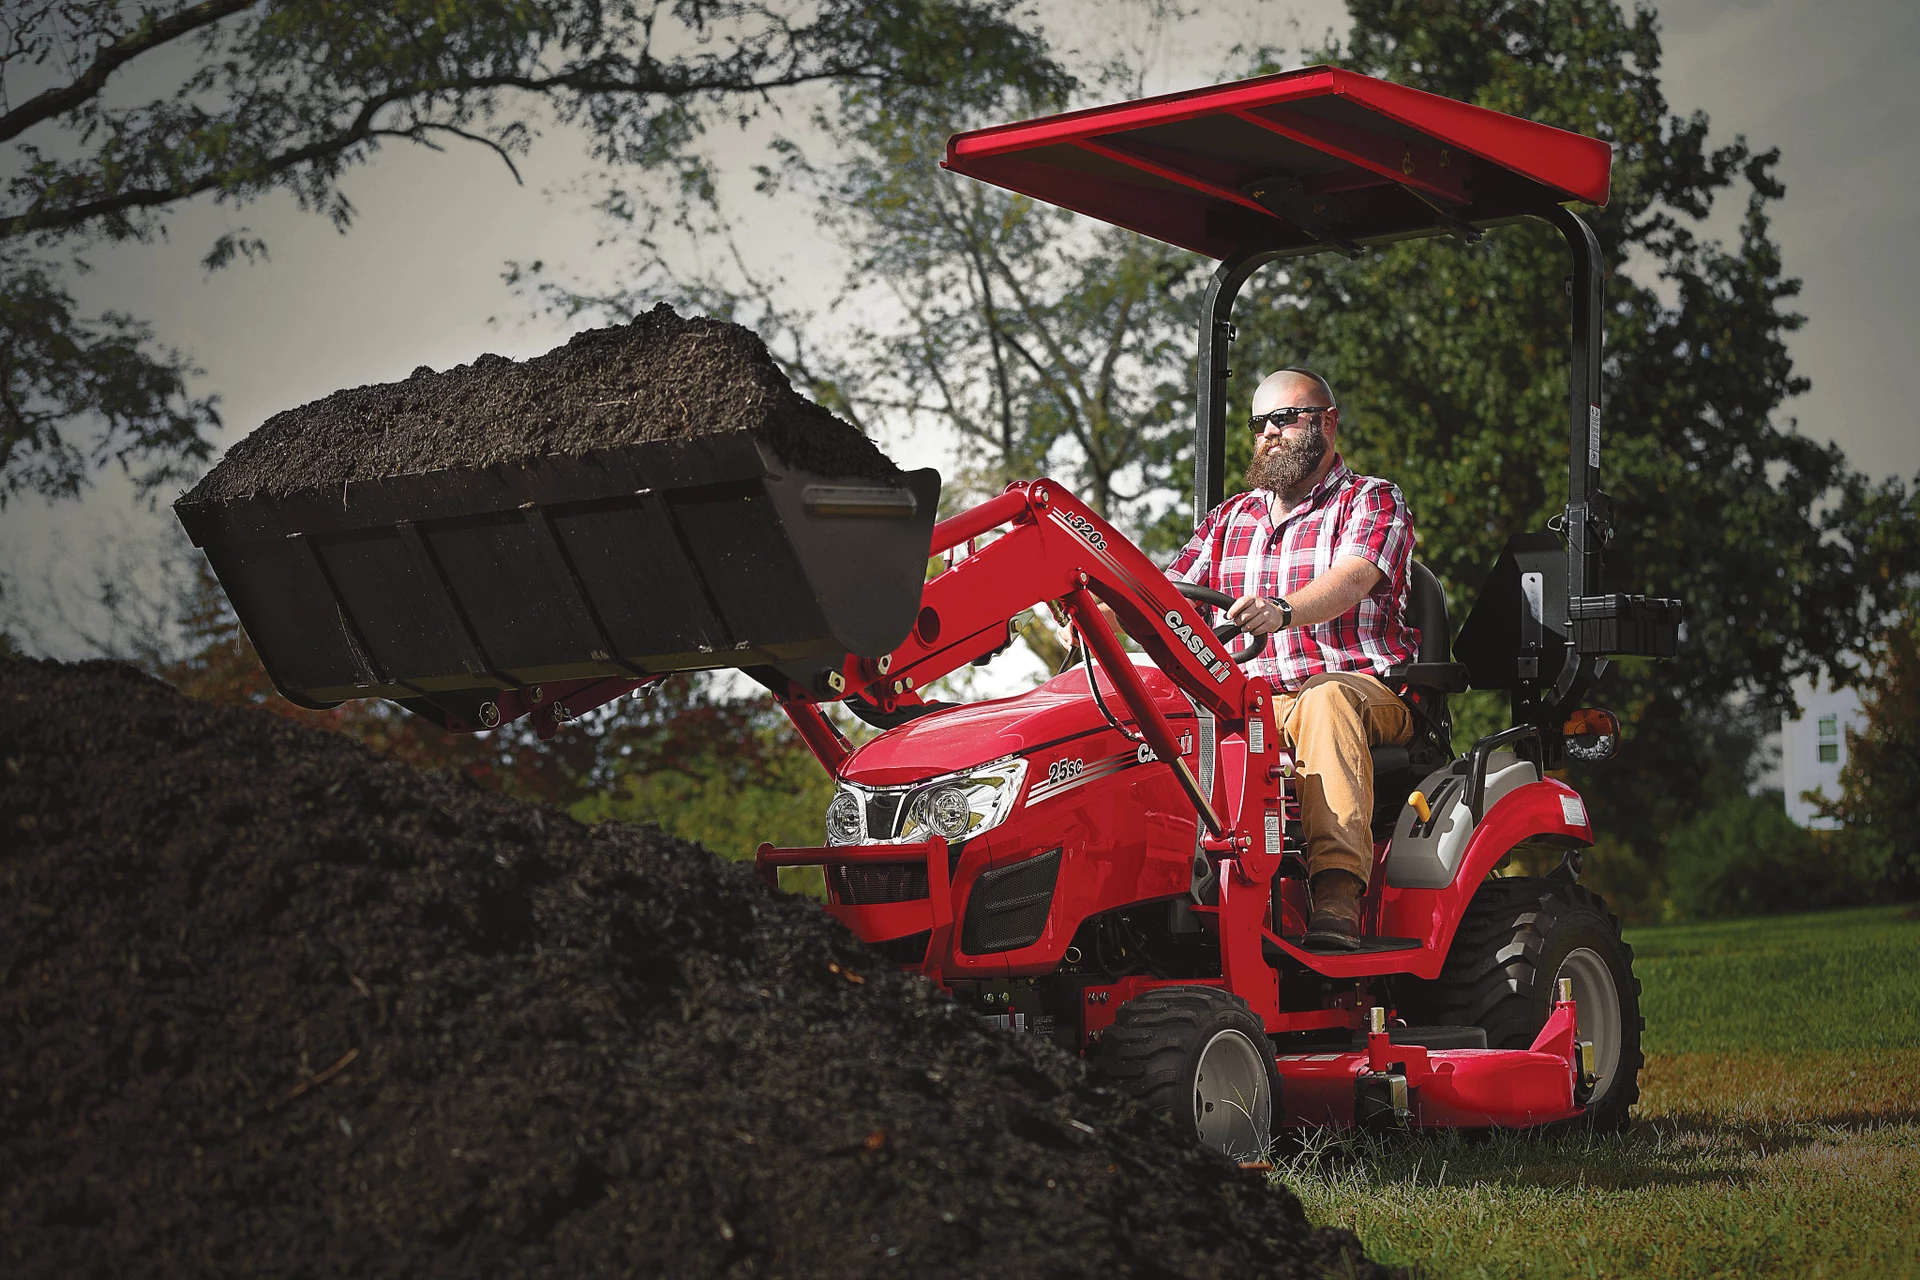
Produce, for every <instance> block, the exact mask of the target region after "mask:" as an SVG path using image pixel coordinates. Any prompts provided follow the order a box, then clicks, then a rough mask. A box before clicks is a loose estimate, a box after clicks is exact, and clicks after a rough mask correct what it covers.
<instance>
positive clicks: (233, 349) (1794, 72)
mask: <svg viewBox="0 0 1920 1280" xmlns="http://www.w3.org/2000/svg"><path fill="white" fill-rule="evenodd" d="M1042 11H1043V14H1044V15H1045V18H1046V21H1047V25H1048V26H1049V28H1050V29H1052V30H1053V31H1054V33H1055V36H1056V39H1059V40H1062V41H1073V40H1078V39H1081V38H1083V37H1082V36H1081V33H1084V32H1087V31H1089V30H1096V29H1097V30H1099V31H1100V33H1101V38H1103V39H1120V40H1125V39H1128V38H1130V36H1133V35H1137V33H1138V30H1139V29H1140V27H1139V24H1137V23H1136V24H1135V26H1134V27H1133V28H1132V29H1129V28H1128V26H1127V24H1126V21H1124V20H1122V21H1120V22H1118V23H1117V24H1116V22H1115V20H1114V16H1113V15H1114V14H1115V13H1116V12H1120V10H1116V8H1115V7H1114V6H1111V5H1095V4H1083V3H1079V0H1072V2H1066V0H1061V2H1046V3H1043V6H1042ZM1221 11H1224V10H1221ZM1216 12H1220V11H1216ZM1661 15H1662V25H1663V28H1664V32H1665V43H1666V58H1667V62H1666V68H1665V74H1664V83H1665V88H1666V93H1667V96H1668V100H1669V104H1670V106H1671V107H1672V109H1673V110H1675V111H1678V112H1683V113H1684V112H1690V111H1693V110H1696V109H1698V110H1704V111H1706V112H1707V113H1708V115H1709V116H1710V117H1711V118H1712V122H1713V133H1714V137H1715V138H1716V139H1719V140H1728V139H1731V138H1732V137H1733V136H1734V135H1735V134H1745V135H1746V136H1747V137H1748V139H1749V140H1750V141H1751V142H1752V143H1753V144H1755V146H1756V147H1769V146H1778V147H1779V148H1781V151H1782V153H1783V154H1782V159H1781V163H1780V165H1779V168H1778V173H1779V175H1780V177H1781V178H1782V179H1783V180H1784V182H1785V183H1786V187H1787V196H1786V199H1785V200H1784V201H1783V202H1781V203H1780V204H1779V205H1778V206H1776V208H1777V214H1776V217H1777V222H1776V234H1777V238H1778V240H1779V242H1780V244H1781V245H1782V247H1783V249H1784V252H1785V255H1786V266H1787V270H1788V271H1789V273H1791V274H1793V275H1797V276H1799V277H1800V278H1801V279H1802V280H1804V282H1805V291H1804V293H1803V294H1802V296H1801V298H1800V300H1799V309H1800V310H1801V311H1803V312H1805V313H1806V315H1807V316H1808V322H1807V325H1806V328H1805V329H1804V330H1802V331H1801V332H1800V333H1799V334H1797V335H1795V336H1794V337H1793V339H1792V342H1791V350H1792V353H1793V356H1794V360H1795V363H1796V365H1797V367H1798V369H1799V370H1800V372H1802V373H1804V374H1805V375H1807V376H1808V377H1810V378H1811V379H1812V380H1813V389H1812V391H1811V392H1809V393H1808V394H1807V395H1806V396H1803V397H1801V398H1799V399H1798V400H1796V401H1795V402H1793V403H1792V404H1791V405H1789V407H1788V410H1787V412H1788V413H1789V414H1791V415H1792V416H1795V417H1797V418H1798V420H1799V422H1800V425H1801V429H1802V430H1804V431H1806V432H1807V433H1808V434H1809V435H1812V436H1815V437H1818V438H1822V439H1833V440H1835V441H1837V442H1839V443H1840V445H1841V446H1842V447H1843V448H1844V449H1845V450H1846V451H1847V453H1848V455H1849V457H1850V458H1851V459H1852V460H1853V462H1854V464H1855V465H1856V466H1858V467H1860V468H1862V469H1864V470H1866V471H1868V472H1869V473H1872V474H1875V475H1886V474H1899V475H1902V476H1906V477H1911V476H1913V475H1915V474H1916V473H1920V416H1917V415H1916V413H1915V411H1914V409H1913V407H1912V404H1911V393H1910V391H1909V387H1908V383H1907V374H1908V373H1909V372H1910V371H1911V370H1912V368H1913V367H1914V366H1915V363H1916V361H1915V357H1916V355H1917V354H1920V353H1917V352H1916V349H1915V347H1916V343H1915V334H1916V332H1917V331H1920V253H1916V251H1915V236H1916V232H1920V189H1917V188H1920V179H1917V178H1916V175H1917V174H1920V131H1916V130H1915V129H1914V127H1913V126H1914V124H1915V122H1916V121H1920V76H1916V75H1915V70H1916V67H1915V60H1916V53H1915V51H1916V50H1917V49H1920V6H1916V5H1914V4H1912V3H1911V0H1828V3H1825V4H1820V5H1813V4H1808V3H1805V2H1804V0H1801V2H1798V3H1794V2H1791V0H1673V2H1671V3H1668V4H1666V5H1664V6H1662V7H1661ZM1345 26H1346V19H1345V13H1344V10H1343V8H1342V7H1341V6H1340V5H1338V4H1334V3H1327V2H1326V0H1314V2H1313V3H1302V4H1292V5H1289V4H1267V5H1257V4H1255V5H1246V6H1242V7H1240V8H1238V9H1235V10H1232V11H1231V16H1228V17H1225V18H1217V17H1210V18H1209V19H1208V20H1207V21H1204V22H1203V21H1199V20H1194V21H1191V22H1189V23H1188V24H1187V25H1186V26H1185V27H1183V28H1182V29H1180V30H1179V31H1177V32H1175V33H1173V34H1172V35H1171V36H1170V37H1169V38H1167V39H1166V40H1164V41H1162V42H1161V44H1160V45H1159V46H1158V47H1157V48H1156V49H1155V51H1154V66H1155V72H1154V75H1153V80H1152V83H1150V85H1149V88H1150V90H1152V91H1160V90H1166V89H1175V88H1186V87H1192V86H1195V85H1198V84H1203V83H1208V82H1210V81H1211V80H1212V79H1213V78H1214V73H1215V72H1216V71H1217V69H1218V68H1220V67H1221V66H1223V65H1225V63H1226V50H1227V49H1228V48H1229V47H1230V46H1232V45H1233V44H1235V43H1252V42H1260V41H1267V42H1281V43H1287V44H1290V45H1294V46H1297V45H1298V44H1299V43H1301V34H1302V33H1304V35H1305V37H1306V38H1307V39H1308V40H1311V39H1312V38H1313V37H1315V36H1318V35H1319V34H1320V33H1321V32H1324V31H1326V30H1328V29H1329V28H1332V29H1337V30H1342V31H1344V29H1345ZM732 145H733V146H734V147H735V149H736V150H737V151H738V152H739V153H740V154H741V155H742V156H745V155H747V154H748V153H749V152H750V151H752V146H751V145H748V144H744V143H735V144H732ZM753 145H757V144H753ZM524 172H525V174H526V178H527V181H526V185H524V186H515V185H514V183H513V181H512V179H511V178H510V177H509V176H508V174H507V173H506V171H505V169H504V168H503V167H502V166H501V165H500V164H499V162H498V161H497V160H494V159H492V158H491V157H489V156H487V155H485V154H482V153H480V152H478V151H477V150H469V151H465V152H453V153H449V154H446V155H427V154H421V153H419V152H417V151H409V152H401V151H389V152H387V153H385V154H384V155H383V156H381V157H380V158H379V159H377V160H376V161H375V163H374V164H373V165H372V166H370V167H369V168H367V169H365V170H362V171H360V172H359V173H356V174H355V175H353V176H351V177H350V179H349V182H348V188H347V189H348V191H349V194H350V195H351V197H352V198H353V200H354V203H355V204H356V205H357V206H358V208H359V210H360V216H359V220H358V223H357V225H356V226H355V228H354V230H353V231H352V232H351V233H350V234H349V235H347V236H345V237H342V236H340V235H337V234H336V233H335V232H334V231H333V230H332V229H331V228H330V227H329V226H328V225H327V224H326V223H325V222H324V221H322V220H320V219H317V218H313V217H309V216H304V215H301V214H299V213H298V212H297V211H296V210H294V209H293V208H292V207H291V204H290V202H283V201H278V200H274V201H266V202H262V203H261V204H258V205H255V206H251V207H249V208H246V209H242V210H237V211H234V210H223V209H217V208H213V207H211V206H201V207H196V208H193V209H190V210H187V211H186V212H185V213H184V214H183V215H182V216H180V217H179V218H177V219H175V221H174V223H173V224H172V228H171V236H170V238H169V240H168V242H166V243H164V244H161V245H157V246H150V247H140V248H132V249H124V250H114V251H107V252H101V253H98V254H96V255H94V260H95V263H96V266H97V268H98V269H97V270H96V272H95V273H94V274H93V275H92V276H91V277H89V278H87V279H85V280H83V281H81V282H79V287H78V289H77V292H79V294H80V295H81V297H82V300H83V302H85V303H86V304H88V305H90V306H93V307H99V308H105V307H112V308H116V309H121V310H126V311H130V312H132V313H134V314H135V315H139V316H142V317H144V318H147V319H149V320H151V321H152V322H153V324H154V325H155V326H156V328H157V329H158V330H159V333H160V335H161V337H162V338H163V339H164V340H165V341H166V342H168V343H170V344H173V345H176V346H178V347H181V348H183V349H185V350H187V351H189V352H191V353H192V354H193V355H194V356H195V358H196V359H197V360H198V361H199V363H200V364H201V365H203V366H204V367H205V369H206V371H207V372H206V377H205V378H204V379H203V380H202V382H201V384H200V387H199V390H200V391H202V392H208V391H211V392H217V393H218V394H219V395H220V396H221V397H222V402H223V404H222V412H223V416H224V418H225V421H226V429H225V431H224V432H223V433H222V434H221V436H220V443H221V445H222V447H224V446H225V445H227V444H230V443H231V442H232V441H233V440H235V439H237V438H239V437H240V436H241V435H244V434H245V433H247V432H248V431H251V430H252V429H253V428H254V427H256V426H258V425H259V423H260V422H261V421H262V420H263V419H264V418H265V417H267V416H268V415H269V414H272V413H274V412H276V411H278V410H280V409H284V408H288V407H291V406H294V405H297V404H301V403H304V402H305V401H308V400H311V399H314V398H316V397H318V396H322V395H325V394H327V393H328V392H331V391H334V390H337V389H339V388H342V387H348V386H355V385H359V384H362V383H367V382H375V381H386V380H391V379H397V378H402V377H405V376H406V375H407V373H408V372H409V371H410V370H412V369H413V368H415V367H416V366H419V365H422V364H426V365H432V366H434V367H436V368H445V367H447V366H448V365H452V364H457V363H462V362H465V361H468V360H471V359H472V358H473V357H474V356H476V355H478V354H480V353H481V352H483V351H499V352H503V353H505V354H508V355H512V356H516V357H525V356H529V355H534V354H537V353H539V352H541V351H544V350H547V349H548V348H550V347H552V346H553V345H555V344H556V343H557V342H559V341H561V340H562V339H564V337H565V336H566V335H567V333H569V332H570V331H571V330H573V329H575V328H578V327H581V324H580V322H571V323H569V322H564V321H560V320H556V319H553V318H550V317H542V316H538V315H533V314H531V313H530V308H529V305H528V303H527V302H526V301H525V300H524V299H521V298H517V297H515V296H514V295H513V294H511V293H510V292H509V291H508V290H507V289H506V288H505V286H504V285H503V284H502V283H501V280H500V272H501V267H502V264H503V263H504V262H505V261H507V260H508V259H521V260H527V259H532V258H542V259H545V260H547V261H548V262H559V263H565V264H568V265H570V266H572V267H573V268H575V269H576V270H590V269H591V268H592V265H593V264H594V262H595V261H596V259H595V258H594V254H593V249H592V246H593V243H594V240H595V237H596V231H597V227H596V224H595V223H594V221H593V220H592V219H591V218H590V217H588V216H587V215H585V214H584V213H582V212H581V203H582V202H581V201H580V200H579V199H577V198H575V197H573V196H570V195H567V194H565V193H564V191H563V189H564V188H566V187H567V186H568V185H569V184H571V183H573V182H575V181H577V180H579V179H580V178H581V177H583V176H591V171H590V169H589V168H588V167H587V166H586V165H585V164H584V162H583V156H582V152H581V149H580V147H579V146H578V144H577V143H576V142H575V141H574V140H573V139H571V138H569V137H566V136H564V135H550V136H548V137H547V138H546V139H544V140H543V145H540V146H538V147H537V148H536V151H535V154H534V156H533V157H532V159H531V161H530V163H528V164H527V165H526V166H524ZM556 193H558V194H556ZM1726 212H1727V213H1728V214H1730V215H1736V214H1737V213H1738V210H1729V211H1726ZM1728 225H1729V224H1728V223H1727V221H1726V220H1725V219H1717V220H1716V226H1719V227H1722V228H1723V229H1724V228H1725V227H1727V226H1728ZM239 226H250V227H252V228H253V229H254V230H256V231H258V232H260V233H262V234H264V235H265V237H266V238H267V240H268V242H269V244H270V246H271V251H272V257H271V260H270V261H269V262H267V263H265V264H261V265H255V266H243V267H235V268H231V269H228V270H226V271H222V272H218V273H215V274H212V275H208V274H206V273H205V272H203V271H201V270H200V269H199V267H198V265H197V263H198V261H199V259H200V257H201V256H202V255H203V254H204V253H205V251H206V248H207V246H208V245H209V244H210V242H211V241H212V240H213V238H214V237H215V236H216V235H218V234H219V233H220V232H221V231H223V230H228V229H232V228H235V227H239ZM811 237H812V229H811V227H810V226H808V225H807V224H806V223H805V221H804V219H795V218H791V217H786V218H784V219H781V220H778V221H769V222H763V223H762V229H761V234H760V235H759V236H758V237H757V240H758V242H759V244H760V246H761V248H762V249H764V250H767V251H769V252H770V253H772V254H773V255H774V257H776V258H779V259H781V260H784V262H785V263H786V266H787V269H788V270H789V271H790V273H791V274H792V275H793V278H794V279H795V280H796V281H797V282H799V287H801V288H805V287H806V285H807V281H808V270H809V266H810V264H816V263H818V262H820V261H821V260H822V259H821V255H820V251H819V249H818V247H817V245H816V243H815V242H814V241H813V240H812V238H811ZM825 283H826V282H825V281H822V282H821V283H820V285H819V287H821V288H824V287H825ZM884 443H885V444H886V445H887V446H888V448H889V449H890V450H891V451H892V452H893V453H894V455H895V457H896V458H897V459H898V460H899V461H901V462H902V463H903V464H905V465H910V466H912V465H925V464H933V465H941V464H942V463H943V462H944V460H945V457H946V453H947V451H946V449H945V448H944V447H942V444H941V442H939V441H936V440H889V441H885V442H884ZM168 518H170V517H168V516H167V515H166V513H165V507H164V504H163V505H162V507H161V508H160V510H159V512H157V513H152V514H149V513H146V512H144V511H142V510H140V509H138V508H136V507H134V506H133V504H132V503H131V501H130V495H129V492H128V490H127V488H126V486H125V485H124V484H122V483H119V482H117V481H115V480H113V479H112V478H111V477H104V478H103V479H102V482H101V483H100V485H99V486H98V487H97V488H96V489H95V490H94V491H93V492H92V493H90V494H89V496H88V497H87V498H86V499H85V500H84V501H82V502H80V503H67V504H62V505H60V506H57V507H49V506H47V505H46V504H44V503H42V502H41V501H39V500H38V499H34V498H23V499H18V500H15V501H14V502H13V503H12V504H11V505H10V506H9V507H8V508H7V509H6V510H5V511H4V512H0V572H5V573H6V574H8V575H9V577H10V579H11V582H12V585H13V589H14V591H15V593H16V594H15V599H16V601H19V600H22V599H26V600H28V601H29V603H30V602H31V598H32V597H33V596H34V595H35V594H36V593H37V592H40V591H41V590H42V589H43V588H42V583H43V581H44V580H45V578H46V576H47V575H48V574H49V573H51V574H53V575H54V576H55V577H56V578H57V577H59V576H60V575H62V574H72V573H74V572H76V571H78V570H80V569H83V568H84V567H85V565H86V563H87V562H88V561H89V559H90V558H91V557H93V556H94V555H95V554H96V553H95V551H94V548H95V547H96V546H97V544H98V541H99V539H100V538H101V537H102V536H105V535H119V536H124V537H130V538H133V539H136V540H137V539H139V538H140V537H143V536H148V535H150V532H151V530H152V529H153V528H154V527H155V526H156V525H157V524H158V523H159V522H160V521H162V520H164V519H168ZM47 638H48V640H49V641H51V642H54V643H55V646H56V647H62V646H59V644H58V639H57V636H55V635H52V634H49V636H48V637H47Z"/></svg>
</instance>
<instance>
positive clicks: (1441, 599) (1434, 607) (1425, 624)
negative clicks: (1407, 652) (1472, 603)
mask: <svg viewBox="0 0 1920 1280" xmlns="http://www.w3.org/2000/svg"><path fill="white" fill-rule="evenodd" d="M1409 579H1410V580H1409V582H1408V591H1407V621H1408V622H1410V623H1412V624H1413V625H1414V626H1416V627H1418V628H1420V657H1419V661H1421V662H1447V661H1450V657H1449V654H1450V650H1451V642H1450V640H1449V638H1448V635H1447V593H1446V592H1445V591H1444V590H1442V589H1441V586H1440V579H1438V578H1436V577H1434V576H1433V570H1431V569H1429V568H1427V566H1425V565H1423V564H1421V563H1420V562H1419V561H1418V560H1415V561H1414V562H1413V565H1412V573H1411V574H1410V575H1409Z"/></svg>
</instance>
